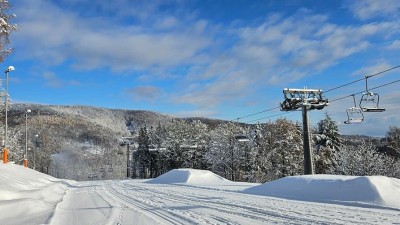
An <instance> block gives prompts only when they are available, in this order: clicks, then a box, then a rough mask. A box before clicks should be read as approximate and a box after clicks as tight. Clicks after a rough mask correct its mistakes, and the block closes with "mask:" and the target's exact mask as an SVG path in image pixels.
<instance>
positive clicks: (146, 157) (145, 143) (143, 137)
mask: <svg viewBox="0 0 400 225" xmlns="http://www.w3.org/2000/svg"><path fill="white" fill-rule="evenodd" d="M138 145H139V146H138V150H137V154H138V167H139V177H140V178H147V177H148V176H149V170H150V163H151V156H150V151H149V146H150V138H149V135H148V131H147V128H146V127H142V128H140V131H139V137H138Z"/></svg>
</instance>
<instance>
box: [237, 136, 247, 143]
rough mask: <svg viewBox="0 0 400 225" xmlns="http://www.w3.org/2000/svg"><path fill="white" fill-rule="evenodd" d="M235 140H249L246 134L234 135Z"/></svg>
mask: <svg viewBox="0 0 400 225" xmlns="http://www.w3.org/2000/svg"><path fill="white" fill-rule="evenodd" d="M235 139H236V141H238V142H246V141H250V139H249V138H248V137H247V136H246V135H236V136H235Z"/></svg>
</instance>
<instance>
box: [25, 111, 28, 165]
mask: <svg viewBox="0 0 400 225" xmlns="http://www.w3.org/2000/svg"><path fill="white" fill-rule="evenodd" d="M27 158H28V111H26V112H25V157H24V159H27Z"/></svg>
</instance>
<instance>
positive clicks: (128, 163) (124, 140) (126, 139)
mask: <svg viewBox="0 0 400 225" xmlns="http://www.w3.org/2000/svg"><path fill="white" fill-rule="evenodd" d="M133 144H134V139H133V137H122V138H121V140H120V143H119V145H120V146H125V145H126V177H127V178H129V177H131V159H130V158H131V157H130V155H131V154H130V152H129V146H130V145H133Z"/></svg>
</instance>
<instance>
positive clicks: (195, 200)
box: [50, 180, 400, 225]
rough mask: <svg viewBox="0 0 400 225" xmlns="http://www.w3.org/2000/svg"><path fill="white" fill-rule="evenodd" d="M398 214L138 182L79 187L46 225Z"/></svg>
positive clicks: (388, 218)
mask: <svg viewBox="0 0 400 225" xmlns="http://www.w3.org/2000/svg"><path fill="white" fill-rule="evenodd" d="M399 218H400V211H399V210H387V209H379V208H362V207H354V206H344V205H335V204H323V203H313V202H305V201H294V200H286V199H280V198H272V197H266V196H257V195H251V194H244V193H239V192H235V191H228V190H210V189H209V188H202V187H199V186H190V185H165V184H148V183H145V182H144V181H143V180H129V181H118V180H114V181H102V182H81V183H78V184H77V187H76V188H73V189H70V190H69V191H68V192H67V193H66V195H65V196H64V200H63V201H62V202H61V203H60V204H59V205H57V208H56V210H55V213H54V216H53V217H52V219H51V221H50V224H52V225H58V224H63V225H64V224H66V225H67V224H83V223H82V222H84V224H107V225H126V224H400V219H399Z"/></svg>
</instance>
